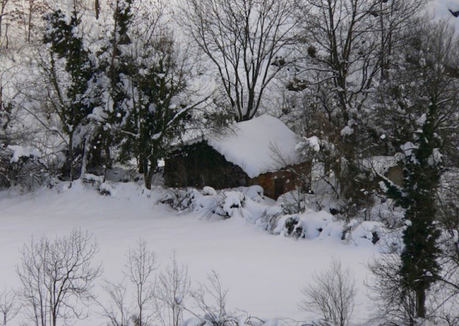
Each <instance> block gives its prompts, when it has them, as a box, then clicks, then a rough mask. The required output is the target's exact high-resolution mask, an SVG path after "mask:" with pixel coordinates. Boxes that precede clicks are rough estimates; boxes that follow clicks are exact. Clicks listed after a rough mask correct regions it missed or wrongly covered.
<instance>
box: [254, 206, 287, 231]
mask: <svg viewBox="0 0 459 326" xmlns="http://www.w3.org/2000/svg"><path fill="white" fill-rule="evenodd" d="M283 215H284V212H283V210H282V208H281V207H279V206H273V207H269V208H267V209H265V210H263V212H262V213H261V215H260V217H259V219H258V220H257V222H256V224H257V225H258V226H260V227H261V228H262V229H264V230H265V231H268V232H270V233H273V231H274V229H276V227H277V224H278V223H279V219H280V218H281V217H282V216H283Z"/></svg>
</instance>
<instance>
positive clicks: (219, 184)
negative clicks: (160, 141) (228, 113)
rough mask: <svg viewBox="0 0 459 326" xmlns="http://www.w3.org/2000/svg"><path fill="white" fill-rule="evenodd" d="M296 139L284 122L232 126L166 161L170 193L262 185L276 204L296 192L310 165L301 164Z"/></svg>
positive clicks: (190, 144)
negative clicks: (173, 191) (174, 188)
mask: <svg viewBox="0 0 459 326" xmlns="http://www.w3.org/2000/svg"><path fill="white" fill-rule="evenodd" d="M296 145H297V136H296V135H295V133H294V132H293V131H291V130H290V129H289V128H288V127H287V126H286V125H285V124H284V123H283V122H282V121H280V120H279V119H276V118H274V117H271V116H269V115H262V116H260V117H257V118H253V119H252V120H249V121H243V122H239V123H236V124H234V126H233V127H232V128H231V130H230V131H229V132H227V133H226V134H225V135H205V136H202V137H199V138H197V139H194V140H193V141H190V142H188V143H187V144H185V145H184V146H182V147H180V148H179V149H177V150H175V151H173V152H172V153H171V154H170V155H169V156H168V157H167V158H166V160H165V166H164V180H165V184H166V185H167V186H169V187H196V188H203V187H204V186H210V187H213V188H215V189H224V188H234V187H240V186H251V185H260V186H261V187H263V189H264V194H265V195H266V196H268V197H271V198H274V199H277V197H279V196H280V195H281V194H284V193H286V192H288V191H290V190H294V189H295V188H296V187H299V186H304V182H300V181H301V180H300V179H301V177H300V176H302V175H308V174H309V171H310V164H309V163H308V162H304V161H302V160H301V159H300V157H299V155H298V154H297V152H296V150H295V147H296Z"/></svg>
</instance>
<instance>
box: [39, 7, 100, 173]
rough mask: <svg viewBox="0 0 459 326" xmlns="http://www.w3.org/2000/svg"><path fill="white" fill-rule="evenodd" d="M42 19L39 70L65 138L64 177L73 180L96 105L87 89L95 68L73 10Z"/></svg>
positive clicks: (50, 14) (51, 14)
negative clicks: (43, 52) (44, 59)
mask: <svg viewBox="0 0 459 326" xmlns="http://www.w3.org/2000/svg"><path fill="white" fill-rule="evenodd" d="M45 20H46V22H47V26H46V31H45V35H44V43H45V44H48V45H49V48H48V49H49V50H48V51H49V62H48V63H47V64H46V65H43V68H44V71H45V73H46V75H47V78H48V80H49V82H50V87H51V88H52V90H53V94H54V97H53V99H52V101H53V103H52V106H53V107H54V109H55V113H56V114H57V116H58V117H59V119H60V122H61V126H62V130H63V132H64V133H65V134H66V135H67V137H68V139H67V140H66V142H67V155H66V156H67V157H66V164H65V169H64V174H68V176H69V179H70V180H71V181H72V180H74V179H75V178H76V177H77V174H76V169H75V168H76V165H83V167H84V165H85V162H84V159H83V157H84V156H85V153H84V152H85V150H86V149H85V147H86V146H84V145H83V143H84V140H85V138H87V137H90V135H87V134H86V133H87V130H86V129H85V128H84V127H85V126H86V125H87V124H88V122H89V121H88V115H89V114H90V113H92V110H93V108H94V106H95V105H96V103H95V101H96V100H95V99H94V98H95V97H94V96H93V94H92V92H93V91H94V90H93V89H91V88H90V85H91V84H92V82H93V78H94V76H93V74H94V70H95V68H94V65H93V64H92V62H91V60H90V58H89V53H88V51H87V50H86V48H85V46H84V40H83V35H82V33H81V17H80V14H79V12H78V11H77V9H76V8H74V10H73V11H72V12H71V13H70V17H69V19H67V16H66V14H65V13H64V12H62V11H61V10H56V11H53V12H51V13H49V14H48V15H46V16H45ZM62 66H63V68H64V69H63V70H64V71H62Z"/></svg>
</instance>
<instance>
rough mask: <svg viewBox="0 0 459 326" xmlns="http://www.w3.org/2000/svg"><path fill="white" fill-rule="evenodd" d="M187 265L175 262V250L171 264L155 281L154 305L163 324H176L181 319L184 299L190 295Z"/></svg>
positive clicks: (175, 325)
mask: <svg viewBox="0 0 459 326" xmlns="http://www.w3.org/2000/svg"><path fill="white" fill-rule="evenodd" d="M190 285H191V282H190V279H189V277H188V267H187V266H186V265H183V264H180V263H178V262H177V259H176V257H175V252H174V253H173V255H172V257H171V265H169V266H167V267H166V269H165V270H164V271H163V272H161V273H160V274H159V276H158V279H157V281H156V291H155V301H154V306H155V309H156V312H157V317H158V319H159V320H160V321H161V323H162V325H163V326H167V325H170V326H178V325H179V324H180V323H181V322H182V321H183V311H184V306H183V303H184V300H185V299H186V298H187V297H188V296H189V295H190Z"/></svg>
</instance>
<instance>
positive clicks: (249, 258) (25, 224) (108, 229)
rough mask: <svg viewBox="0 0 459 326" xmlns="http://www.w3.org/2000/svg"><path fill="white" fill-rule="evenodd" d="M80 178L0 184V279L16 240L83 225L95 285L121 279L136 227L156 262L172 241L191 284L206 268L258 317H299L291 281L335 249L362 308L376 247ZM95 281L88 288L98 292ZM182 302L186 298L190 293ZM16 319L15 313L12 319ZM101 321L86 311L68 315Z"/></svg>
mask: <svg viewBox="0 0 459 326" xmlns="http://www.w3.org/2000/svg"><path fill="white" fill-rule="evenodd" d="M85 187H87V186H83V185H81V184H80V183H78V182H75V183H74V185H73V187H72V188H71V189H68V190H65V191H63V192H62V193H57V192H56V191H50V190H38V191H36V192H35V193H34V194H29V195H15V194H8V193H6V192H3V193H0V280H1V282H0V286H3V285H5V286H7V287H10V286H14V287H17V286H19V281H18V278H17V276H16V273H15V266H16V265H17V264H18V263H19V261H20V257H21V255H20V248H21V247H22V245H23V243H24V242H26V241H28V240H30V237H31V236H32V235H33V236H34V237H35V238H36V239H38V238H39V237H40V236H42V235H46V236H47V237H49V238H51V239H52V238H53V237H55V236H57V235H67V234H69V233H70V231H71V230H72V229H73V228H81V229H82V230H88V231H89V232H92V233H93V234H94V236H95V237H96V238H97V242H98V244H99V247H100V251H99V253H98V255H97V257H96V258H95V260H94V263H98V262H101V263H102V266H103V276H102V277H101V278H100V280H99V282H98V283H99V285H100V284H101V283H102V282H101V281H102V280H103V279H107V280H110V281H120V280H122V278H123V273H122V269H123V266H124V264H125V262H126V253H127V250H128V248H129V247H134V246H135V245H136V241H137V240H138V238H139V237H142V238H144V239H145V240H146V241H147V243H148V246H149V248H150V249H152V250H154V251H155V252H156V254H157V258H158V261H159V263H160V265H161V267H165V266H166V265H168V263H169V262H170V257H171V256H172V253H173V251H175V253H176V257H177V261H178V262H179V263H183V264H186V265H187V266H188V269H189V276H190V278H191V280H192V286H197V285H198V282H204V281H205V279H206V275H207V274H208V273H210V272H211V271H212V270H214V271H216V272H217V273H218V274H219V275H220V278H221V281H222V283H223V285H224V287H227V288H228V289H229V295H228V304H229V307H230V308H233V309H236V308H239V309H241V310H243V311H246V312H248V313H249V314H251V315H252V316H257V317H260V318H293V319H295V320H305V318H308V317H309V316H307V315H306V313H304V312H301V311H299V310H298V303H299V301H300V300H301V292H300V290H301V288H302V287H303V286H304V285H306V284H307V283H308V282H309V280H310V278H311V275H312V274H313V273H314V272H317V273H318V272H320V271H321V270H324V269H326V268H327V267H328V265H329V262H330V260H331V259H332V257H336V258H338V259H340V260H341V261H342V263H343V266H345V267H349V268H350V269H351V270H352V274H353V275H354V277H355V278H356V281H357V284H358V287H359V294H358V297H357V306H356V314H355V316H356V318H355V321H356V322H357V321H358V320H362V319H364V318H365V317H367V316H368V315H369V314H370V313H371V303H368V299H367V298H366V296H365V292H366V289H365V288H364V286H363V281H364V280H365V279H366V278H367V277H368V275H367V273H368V272H367V270H366V268H365V264H366V263H367V262H368V261H369V260H370V259H372V258H373V257H374V255H375V254H376V251H377V250H376V248H375V247H372V246H355V245H353V244H351V245H345V244H343V243H342V242H341V241H339V240H337V239H336V238H325V239H313V240H300V241H295V240H293V239H291V238H286V237H284V236H282V235H280V236H274V235H271V234H269V233H267V232H265V231H263V230H261V229H260V228H259V227H256V226H255V225H253V224H252V223H249V222H247V221H246V220H244V219H242V218H241V217H240V216H234V217H233V218H230V219H227V220H218V219H207V218H203V214H202V213H201V212H195V213H190V214H177V212H175V211H170V210H168V209H167V208H166V207H165V206H162V205H154V202H155V201H156V199H157V198H158V196H159V192H158V191H153V192H151V193H150V192H148V193H147V192H146V191H145V190H142V189H141V188H139V187H137V186H136V185H134V184H119V185H118V186H117V188H116V193H115V195H114V196H115V197H109V196H101V195H100V194H98V193H97V192H96V191H94V190H92V189H85ZM142 191H144V193H143V194H141V192H142ZM99 285H98V286H96V292H97V294H98V295H102V296H103V294H102V293H101V289H100V287H99ZM185 305H186V306H188V307H190V305H191V302H190V300H188V301H187V302H185ZM190 308H192V307H190ZM92 309H93V310H94V311H96V310H97V307H96V306H94V307H92ZM20 319H21V317H20V316H18V317H16V319H15V320H14V324H12V325H15V324H16V323H17V324H19V321H20ZM104 322H105V320H104V319H102V318H101V317H100V316H98V315H97V314H95V313H93V314H92V316H91V318H90V319H87V320H83V321H79V322H77V324H76V325H87V326H97V325H102V324H104Z"/></svg>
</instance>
